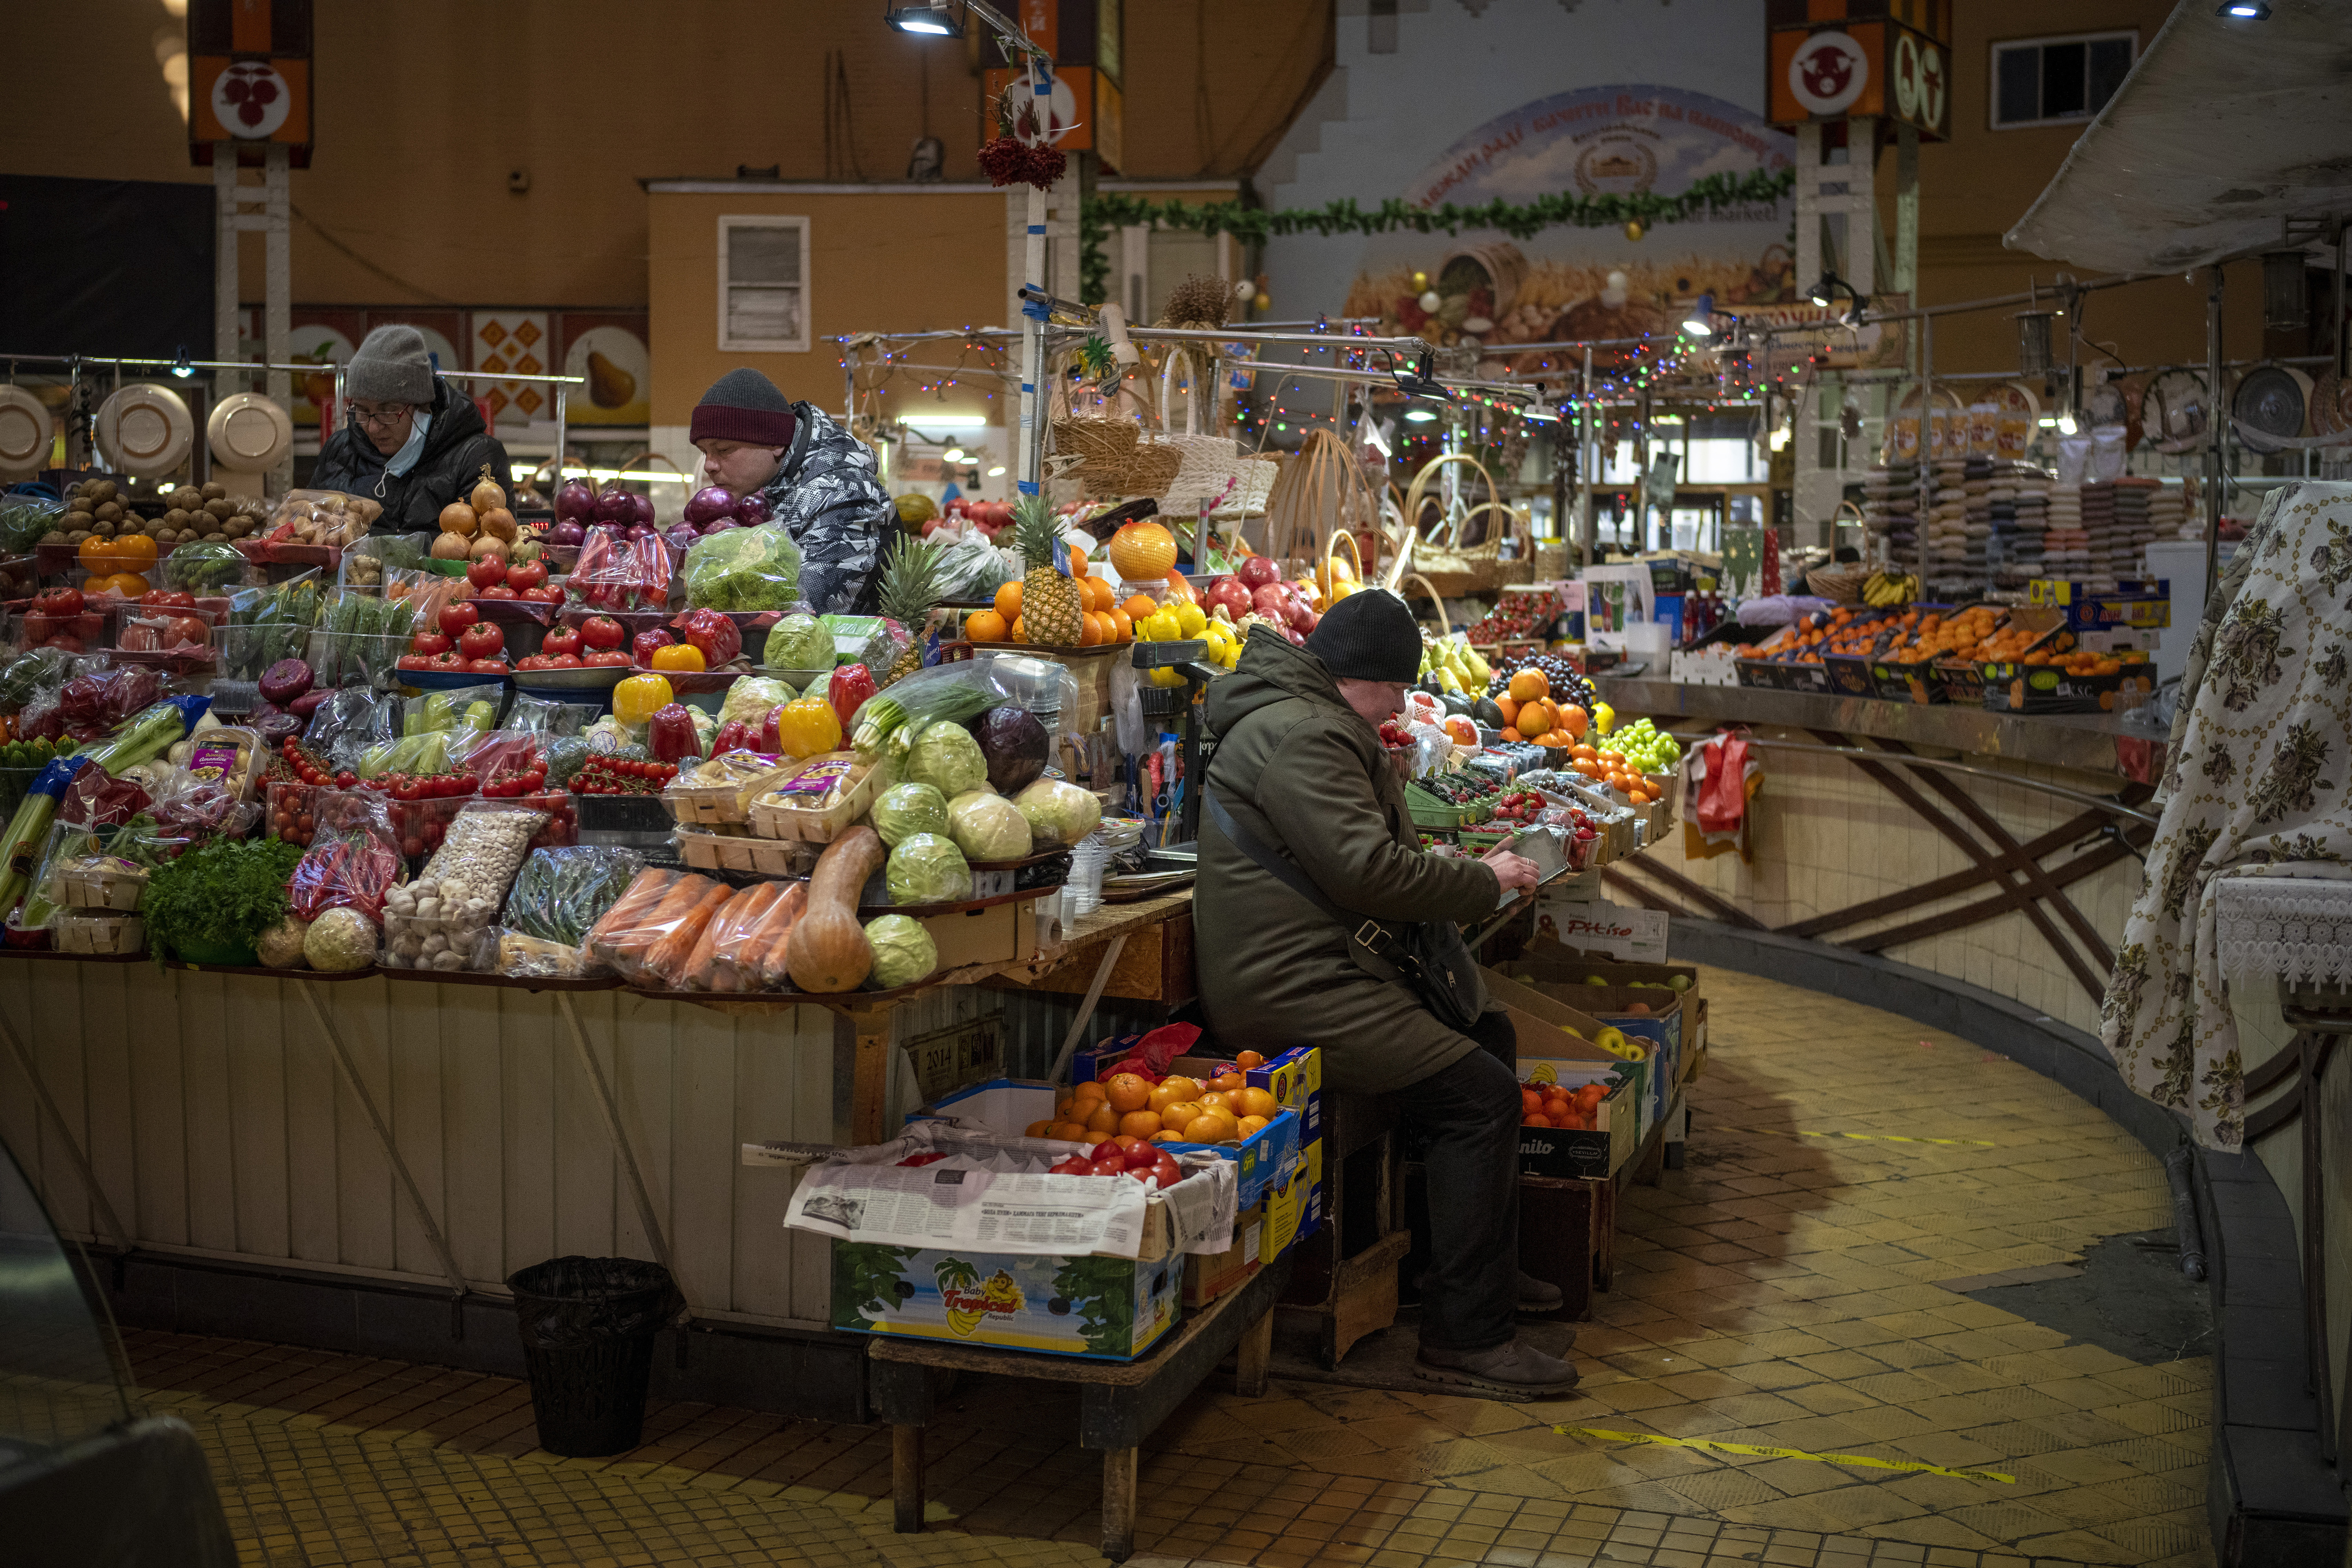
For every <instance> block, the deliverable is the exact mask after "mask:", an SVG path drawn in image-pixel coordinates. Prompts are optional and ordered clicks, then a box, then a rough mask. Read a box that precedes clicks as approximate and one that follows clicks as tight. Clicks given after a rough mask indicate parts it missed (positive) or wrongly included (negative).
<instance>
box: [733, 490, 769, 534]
mask: <svg viewBox="0 0 2352 1568" xmlns="http://www.w3.org/2000/svg"><path fill="white" fill-rule="evenodd" d="M735 521H738V522H740V523H741V524H742V525H743V526H744V527H746V528H757V527H758V526H759V525H760V524H761V523H763V522H765V521H768V495H767V492H766V491H765V490H751V491H749V492H747V493H746V494H745V495H744V496H742V497H741V499H740V500H737V501H736V503H735Z"/></svg>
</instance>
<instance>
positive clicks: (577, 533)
mask: <svg viewBox="0 0 2352 1568" xmlns="http://www.w3.org/2000/svg"><path fill="white" fill-rule="evenodd" d="M587 537H588V531H587V530H586V529H585V528H583V527H582V526H581V525H580V522H579V521H578V520H577V519H574V518H566V519H564V520H563V521H562V522H559V523H556V524H555V525H554V526H552V527H551V528H550V529H549V530H548V531H547V542H549V543H550V544H563V545H577V544H579V543H580V542H582V541H583V540H585V539H586V538H587Z"/></svg>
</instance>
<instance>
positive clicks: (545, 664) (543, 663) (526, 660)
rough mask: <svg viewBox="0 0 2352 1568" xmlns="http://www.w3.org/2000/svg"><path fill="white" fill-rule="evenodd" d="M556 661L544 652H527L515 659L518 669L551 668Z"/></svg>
mask: <svg viewBox="0 0 2352 1568" xmlns="http://www.w3.org/2000/svg"><path fill="white" fill-rule="evenodd" d="M554 664H555V661H554V660H553V659H551V658H548V657H547V655H545V654H543V653H527V654H525V655H523V656H522V658H519V659H517V660H515V668H517V669H550V668H553V667H554Z"/></svg>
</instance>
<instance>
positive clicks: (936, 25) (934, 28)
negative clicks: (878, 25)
mask: <svg viewBox="0 0 2352 1568" xmlns="http://www.w3.org/2000/svg"><path fill="white" fill-rule="evenodd" d="M882 17H883V20H885V21H887V22H888V23H889V24H890V25H891V26H894V27H896V28H898V31H900V32H902V33H913V34H916V35H918V36H919V37H926V38H961V37H963V19H962V18H961V17H960V16H957V15H956V14H955V13H954V12H953V11H952V10H950V8H949V7H948V5H947V4H946V0H940V4H937V5H890V6H887V7H885V8H884V10H883V12H882Z"/></svg>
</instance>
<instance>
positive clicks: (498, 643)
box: [457, 621, 507, 662]
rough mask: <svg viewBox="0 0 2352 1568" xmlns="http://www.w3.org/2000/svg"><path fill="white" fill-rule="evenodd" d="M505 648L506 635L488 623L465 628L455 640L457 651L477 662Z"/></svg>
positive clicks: (484, 622)
mask: <svg viewBox="0 0 2352 1568" xmlns="http://www.w3.org/2000/svg"><path fill="white" fill-rule="evenodd" d="M506 646H507V634H506V633H505V632H503V631H501V630H499V627H498V626H496V625H494V624H492V623H491V622H488V621H483V622H479V623H478V624H477V625H474V626H467V628H466V629H465V632H464V633H463V635H461V636H460V637H458V638H457V651H458V652H459V653H462V654H464V655H465V656H466V657H467V658H468V659H472V660H474V661H476V662H479V661H481V660H483V659H486V658H489V657H490V656H491V655H492V654H494V653H497V652H499V650H500V649H502V648H504V647H506Z"/></svg>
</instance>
